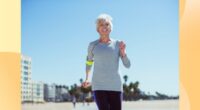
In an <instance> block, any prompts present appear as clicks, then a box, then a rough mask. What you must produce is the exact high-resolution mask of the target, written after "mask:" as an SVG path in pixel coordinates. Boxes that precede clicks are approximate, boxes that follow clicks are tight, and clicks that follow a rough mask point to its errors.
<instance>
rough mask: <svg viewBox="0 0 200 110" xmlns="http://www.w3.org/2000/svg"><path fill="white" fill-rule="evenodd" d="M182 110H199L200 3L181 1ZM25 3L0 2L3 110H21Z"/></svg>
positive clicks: (0, 102) (0, 95)
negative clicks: (22, 34)
mask: <svg viewBox="0 0 200 110" xmlns="http://www.w3.org/2000/svg"><path fill="white" fill-rule="evenodd" d="M179 6H180V7H179V12H180V13H179V22H180V23H179V26H180V27H179V30H180V32H179V35H180V37H179V38H180V40H179V54H180V57H179V60H180V66H179V67H180V110H198V108H200V107H199V104H198V98H199V97H200V89H199V87H198V85H197V84H199V83H200V80H199V76H200V75H199V74H198V73H200V69H199V68H200V67H199V64H200V63H199V62H200V51H199V50H200V31H199V30H198V29H200V22H199V20H200V15H199V13H200V12H199V8H200V7H199V6H200V0H179ZM20 8H21V1H20V0H0V16H1V17H0V99H1V100H0V110H21V101H20V100H21V97H20V58H21V57H20V52H21V9H20Z"/></svg>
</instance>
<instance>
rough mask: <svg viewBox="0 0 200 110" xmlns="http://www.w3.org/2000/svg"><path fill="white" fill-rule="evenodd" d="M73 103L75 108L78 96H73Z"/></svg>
mask: <svg viewBox="0 0 200 110" xmlns="http://www.w3.org/2000/svg"><path fill="white" fill-rule="evenodd" d="M72 103H73V105H74V108H75V107H76V97H75V96H73V99H72Z"/></svg>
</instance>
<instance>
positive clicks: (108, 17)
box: [96, 14, 113, 30]
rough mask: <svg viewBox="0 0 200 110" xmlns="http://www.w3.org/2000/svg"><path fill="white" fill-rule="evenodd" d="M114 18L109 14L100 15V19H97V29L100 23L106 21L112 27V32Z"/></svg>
mask: <svg viewBox="0 0 200 110" xmlns="http://www.w3.org/2000/svg"><path fill="white" fill-rule="evenodd" d="M112 19H113V18H112V17H111V16H110V15H108V14H100V15H99V16H98V17H97V20H96V28H97V29H98V24H99V22H100V21H102V20H103V21H106V22H108V23H109V24H110V27H111V30H112V29H113V24H112Z"/></svg>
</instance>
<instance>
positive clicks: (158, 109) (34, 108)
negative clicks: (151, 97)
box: [22, 100, 179, 110]
mask: <svg viewBox="0 0 200 110" xmlns="http://www.w3.org/2000/svg"><path fill="white" fill-rule="evenodd" d="M22 110H98V109H97V107H96V104H95V103H90V105H89V106H88V105H87V104H86V103H85V105H83V104H82V103H77V105H76V107H75V108H74V107H73V105H72V103H69V102H68V103H45V104H22ZM122 110H179V101H178V100H160V101H131V102H123V103H122Z"/></svg>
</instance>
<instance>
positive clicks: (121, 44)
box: [119, 41, 126, 57]
mask: <svg viewBox="0 0 200 110" xmlns="http://www.w3.org/2000/svg"><path fill="white" fill-rule="evenodd" d="M125 48H126V44H125V43H124V42H123V41H121V42H120V43H119V49H120V55H121V56H122V57H124V56H125V55H126V52H125Z"/></svg>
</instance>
